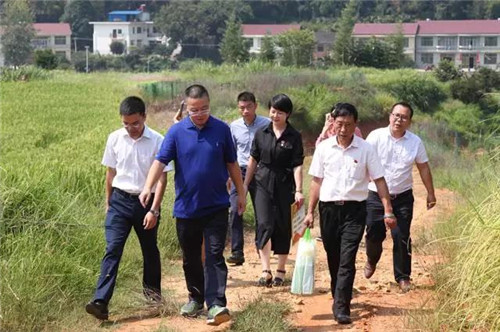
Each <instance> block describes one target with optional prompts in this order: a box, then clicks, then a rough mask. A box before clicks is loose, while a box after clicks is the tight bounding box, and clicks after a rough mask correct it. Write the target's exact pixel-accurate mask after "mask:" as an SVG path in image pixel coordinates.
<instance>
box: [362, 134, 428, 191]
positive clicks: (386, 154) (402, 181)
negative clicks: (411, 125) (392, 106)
mask: <svg viewBox="0 0 500 332" xmlns="http://www.w3.org/2000/svg"><path fill="white" fill-rule="evenodd" d="M366 142H368V143H369V144H370V145H371V146H373V147H374V148H375V151H376V152H377V155H378V157H379V158H380V162H381V163H382V166H383V167H384V170H385V173H384V177H385V181H386V182H387V187H388V188H389V193H390V194H392V195H395V194H400V193H402V192H405V191H407V190H409V189H411V188H412V186H413V177H412V168H413V164H414V163H419V164H421V163H425V162H427V161H429V158H428V157H427V153H426V152H425V147H424V144H423V143H422V140H421V139H420V137H418V136H417V135H415V134H413V133H412V132H410V131H408V130H407V131H406V132H405V134H404V136H403V137H401V138H394V137H393V136H392V135H391V131H390V129H389V127H384V128H379V129H376V130H374V131H372V132H371V133H370V134H369V135H368V137H367V138H366ZM368 189H370V190H372V191H377V187H376V186H375V184H374V183H370V185H369V186H368Z"/></svg>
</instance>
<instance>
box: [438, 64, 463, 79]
mask: <svg viewBox="0 0 500 332" xmlns="http://www.w3.org/2000/svg"><path fill="white" fill-rule="evenodd" d="M434 76H436V78H437V79H438V80H439V81H441V82H447V81H451V80H454V79H457V78H459V77H461V76H462V72H461V71H460V70H458V68H457V67H455V65H454V64H453V62H451V61H450V60H448V59H443V60H441V61H440V62H439V64H438V67H437V68H436V69H435V70H434Z"/></svg>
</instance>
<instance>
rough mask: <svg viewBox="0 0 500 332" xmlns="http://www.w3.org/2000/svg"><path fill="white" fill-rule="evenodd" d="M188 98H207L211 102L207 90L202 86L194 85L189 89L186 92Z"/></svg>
mask: <svg viewBox="0 0 500 332" xmlns="http://www.w3.org/2000/svg"><path fill="white" fill-rule="evenodd" d="M184 94H185V95H186V98H193V99H201V98H203V97H207V98H208V100H210V96H209V95H208V91H207V89H206V88H205V87H204V86H203V85H201V84H193V85H190V86H188V87H187V89H186V91H185V92H184Z"/></svg>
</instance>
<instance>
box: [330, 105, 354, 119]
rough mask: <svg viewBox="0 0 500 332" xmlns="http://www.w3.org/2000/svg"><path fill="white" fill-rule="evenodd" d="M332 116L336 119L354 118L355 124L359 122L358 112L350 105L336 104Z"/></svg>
mask: <svg viewBox="0 0 500 332" xmlns="http://www.w3.org/2000/svg"><path fill="white" fill-rule="evenodd" d="M331 114H332V117H333V118H334V119H336V118H337V117H338V116H352V117H353V118H354V122H358V110H357V109H356V107H354V105H352V104H349V103H336V104H335V105H333V107H332V110H331Z"/></svg>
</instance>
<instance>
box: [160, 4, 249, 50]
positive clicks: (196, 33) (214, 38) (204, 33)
mask: <svg viewBox="0 0 500 332" xmlns="http://www.w3.org/2000/svg"><path fill="white" fill-rule="evenodd" d="M231 15H234V16H235V17H238V18H239V19H241V20H242V21H246V20H247V19H248V18H249V17H251V15H252V11H251V9H250V7H249V6H248V4H247V3H244V2H243V1H242V0H236V1H223V0H215V1H206V0H205V1H183V0H172V1H170V2H169V3H167V4H166V5H164V6H163V7H162V8H161V10H160V12H159V13H158V14H156V15H155V17H154V21H155V24H156V25H157V26H158V28H159V29H160V31H161V32H162V33H164V34H165V35H167V36H169V37H170V38H171V39H170V42H171V43H173V44H174V45H175V44H176V43H177V42H180V43H181V44H182V55H183V56H184V57H186V58H194V57H200V58H209V59H212V60H219V57H220V53H219V48H218V45H219V43H220V42H221V40H222V36H223V34H224V31H225V22H226V21H227V20H228V19H229V17H230V16H231Z"/></svg>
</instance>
